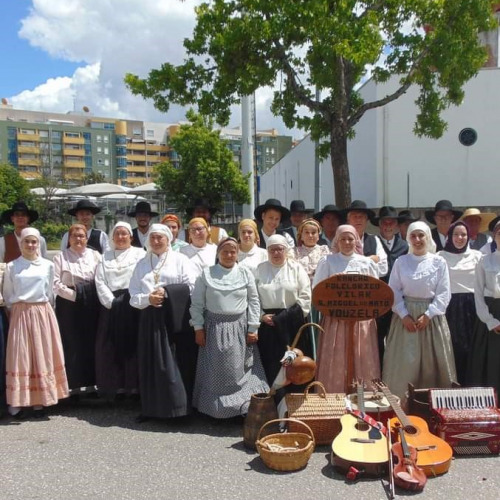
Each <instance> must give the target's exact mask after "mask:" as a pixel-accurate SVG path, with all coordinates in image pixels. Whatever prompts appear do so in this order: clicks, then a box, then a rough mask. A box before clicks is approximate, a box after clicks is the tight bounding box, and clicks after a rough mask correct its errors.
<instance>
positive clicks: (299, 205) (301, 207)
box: [290, 200, 314, 214]
mask: <svg viewBox="0 0 500 500" xmlns="http://www.w3.org/2000/svg"><path fill="white" fill-rule="evenodd" d="M290 212H301V213H303V214H310V213H312V212H314V210H313V209H312V208H306V205H305V203H304V202H303V201H302V200H293V201H292V203H290Z"/></svg>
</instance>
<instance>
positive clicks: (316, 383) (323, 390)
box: [304, 380, 326, 399]
mask: <svg viewBox="0 0 500 500" xmlns="http://www.w3.org/2000/svg"><path fill="white" fill-rule="evenodd" d="M315 385H317V386H318V387H319V388H320V389H321V392H319V393H318V396H319V397H321V398H324V399H326V389H325V386H324V385H323V384H322V383H321V382H319V381H318V380H315V381H314V382H311V383H310V384H309V385H308V386H307V387H306V390H305V391H304V396H305V398H306V399H307V397H308V396H309V390H310V389H311V387H313V386H315Z"/></svg>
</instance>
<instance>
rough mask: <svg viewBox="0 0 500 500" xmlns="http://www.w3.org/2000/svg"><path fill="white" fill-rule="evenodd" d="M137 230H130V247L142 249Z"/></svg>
mask: <svg viewBox="0 0 500 500" xmlns="http://www.w3.org/2000/svg"><path fill="white" fill-rule="evenodd" d="M138 231H139V230H138V229H137V228H134V229H132V246H133V247H137V248H144V246H143V245H141V240H140V239H139V232H138Z"/></svg>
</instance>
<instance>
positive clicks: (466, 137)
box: [458, 128, 477, 146]
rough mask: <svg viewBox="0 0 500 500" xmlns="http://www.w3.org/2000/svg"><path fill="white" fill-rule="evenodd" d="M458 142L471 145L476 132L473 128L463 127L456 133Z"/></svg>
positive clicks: (474, 139)
mask: <svg viewBox="0 0 500 500" xmlns="http://www.w3.org/2000/svg"><path fill="white" fill-rule="evenodd" d="M458 140H459V141H460V144H463V145H464V146H472V145H473V144H475V143H476V141H477V132H476V131H475V130H474V129H473V128H464V129H462V130H461V131H460V133H459V134H458Z"/></svg>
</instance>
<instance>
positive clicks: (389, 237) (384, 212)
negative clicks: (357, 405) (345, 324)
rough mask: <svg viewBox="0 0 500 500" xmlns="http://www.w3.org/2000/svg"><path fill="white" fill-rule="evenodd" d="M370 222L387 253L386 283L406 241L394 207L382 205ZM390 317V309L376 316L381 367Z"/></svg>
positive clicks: (403, 252)
mask: <svg viewBox="0 0 500 500" xmlns="http://www.w3.org/2000/svg"><path fill="white" fill-rule="evenodd" d="M372 222H373V224H374V225H375V226H378V227H379V229H380V241H381V243H382V248H383V249H384V252H385V253H386V255H387V266H388V272H387V274H386V275H385V276H383V277H381V278H380V279H381V280H382V281H385V282H386V283H388V282H389V276H390V275H391V271H392V266H393V265H394V262H395V261H396V259H397V258H398V257H400V256H401V255H405V254H407V253H408V243H407V242H406V241H405V240H403V239H402V238H401V236H400V234H399V233H398V213H397V212H396V209H395V208H394V207H391V206H388V205H387V206H385V207H382V208H381V209H380V210H379V213H378V217H375V218H374V219H373V221H372ZM391 319H392V311H388V312H387V313H385V314H384V315H382V316H380V317H378V318H377V333H378V353H379V356H380V366H381V367H382V360H383V357H384V347H385V344H384V340H385V337H386V336H387V334H388V333H389V328H390V326H391Z"/></svg>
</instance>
